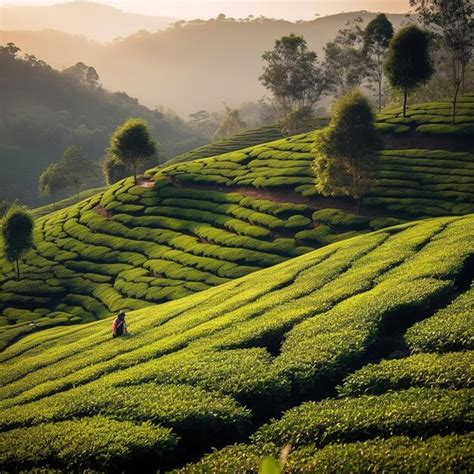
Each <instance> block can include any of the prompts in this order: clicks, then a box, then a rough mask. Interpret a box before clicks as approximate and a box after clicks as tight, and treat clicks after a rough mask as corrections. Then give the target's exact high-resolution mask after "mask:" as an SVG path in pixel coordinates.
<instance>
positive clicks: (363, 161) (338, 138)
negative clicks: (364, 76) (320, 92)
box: [313, 91, 380, 199]
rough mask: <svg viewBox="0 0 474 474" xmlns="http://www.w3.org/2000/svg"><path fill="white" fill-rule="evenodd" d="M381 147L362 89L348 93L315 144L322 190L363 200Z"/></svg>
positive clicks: (325, 192) (316, 169)
mask: <svg viewBox="0 0 474 474" xmlns="http://www.w3.org/2000/svg"><path fill="white" fill-rule="evenodd" d="M379 147H380V140H379V137H378V134H377V131H376V129H375V127H374V115H373V113H372V109H371V107H370V104H369V102H368V101H367V99H366V98H365V97H364V96H363V95H362V94H361V93H360V92H358V91H353V92H351V93H349V94H347V95H345V96H344V97H343V98H342V99H340V100H339V101H338V102H337V105H336V107H335V110H334V114H333V118H332V119H331V122H330V124H329V126H328V127H327V128H326V129H325V130H323V131H322V132H321V133H320V135H319V136H318V137H317V138H316V141H315V144H314V148H313V153H314V154H315V155H316V159H315V161H314V167H313V168H314V172H315V176H316V189H317V190H318V192H320V193H322V194H324V195H349V196H352V197H354V198H355V199H359V198H360V197H361V196H362V195H363V194H365V193H366V192H367V190H368V188H370V185H371V184H372V183H373V177H374V173H375V172H376V169H377V161H378V160H377V157H378V150H379Z"/></svg>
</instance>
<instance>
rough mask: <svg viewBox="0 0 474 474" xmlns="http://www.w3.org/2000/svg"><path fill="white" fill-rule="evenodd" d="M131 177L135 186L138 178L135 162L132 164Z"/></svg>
mask: <svg viewBox="0 0 474 474" xmlns="http://www.w3.org/2000/svg"><path fill="white" fill-rule="evenodd" d="M133 178H134V180H135V186H136V185H137V183H138V180H137V165H136V164H135V163H134V164H133Z"/></svg>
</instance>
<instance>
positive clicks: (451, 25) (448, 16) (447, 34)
mask: <svg viewBox="0 0 474 474" xmlns="http://www.w3.org/2000/svg"><path fill="white" fill-rule="evenodd" d="M410 5H411V6H412V7H415V10H416V12H417V14H418V17H419V18H420V20H421V22H422V23H423V24H424V25H425V27H427V28H429V29H430V31H431V32H432V33H433V34H434V37H435V42H436V44H437V47H441V48H444V49H445V50H446V51H447V53H448V61H449V63H450V77H451V81H450V82H451V89H452V95H451V96H452V103H453V108H452V120H453V123H455V122H456V103H457V98H458V94H459V90H460V89H461V87H462V85H463V82H464V78H465V74H466V69H467V66H468V64H469V62H470V60H471V58H472V50H473V46H474V33H473V32H474V4H473V2H472V0H410Z"/></svg>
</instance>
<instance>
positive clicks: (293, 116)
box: [280, 107, 319, 136]
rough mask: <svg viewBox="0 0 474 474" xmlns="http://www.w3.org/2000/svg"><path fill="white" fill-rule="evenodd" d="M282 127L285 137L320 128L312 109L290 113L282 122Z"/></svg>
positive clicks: (307, 108) (306, 108) (305, 108)
mask: <svg viewBox="0 0 474 474" xmlns="http://www.w3.org/2000/svg"><path fill="white" fill-rule="evenodd" d="M280 126H281V130H282V132H283V135H285V136H291V135H297V134H299V133H307V132H311V131H312V130H315V129H316V128H319V120H318V119H317V118H316V117H315V115H314V112H313V109H312V108H311V107H301V108H299V109H296V110H292V111H291V112H289V113H288V114H287V115H286V116H285V117H284V118H283V119H282V120H281V121H280Z"/></svg>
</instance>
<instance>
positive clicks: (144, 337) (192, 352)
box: [0, 216, 474, 472]
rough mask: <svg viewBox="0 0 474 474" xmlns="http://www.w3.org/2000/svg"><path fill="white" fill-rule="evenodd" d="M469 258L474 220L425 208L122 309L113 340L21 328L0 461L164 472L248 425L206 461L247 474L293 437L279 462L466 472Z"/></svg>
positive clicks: (6, 360)
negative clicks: (203, 286)
mask: <svg viewBox="0 0 474 474" xmlns="http://www.w3.org/2000/svg"><path fill="white" fill-rule="evenodd" d="M473 254H474V217H472V216H466V217H444V218H434V219H429V220H424V221H420V222H416V223H409V224H404V225H401V226H398V227H393V228H389V229H386V230H381V231H378V232H375V233H372V234H370V235H366V236H359V237H356V238H353V239H347V240H344V241H342V242H338V243H335V244H332V245H329V246H326V247H324V248H321V249H319V250H316V251H314V252H311V253H308V254H306V255H304V256H300V257H298V258H294V259H292V260H290V261H288V262H284V263H282V264H281V265H278V266H275V267H273V268H270V269H266V270H262V271H260V272H258V273H255V274H252V275H247V276H244V277H242V278H239V279H236V280H233V281H231V282H228V283H225V284H223V285H221V286H219V287H217V288H213V289H209V290H207V291H204V292H201V293H199V294H197V295H193V296H190V297H186V298H182V299H180V300H177V301H173V302H169V303H167V304H164V305H161V306H153V307H150V308H144V309H141V310H138V311H135V312H132V313H130V314H129V315H128V319H129V327H130V330H131V335H130V336H129V337H128V338H124V339H122V340H112V339H111V338H110V332H109V330H110V327H109V324H110V320H109V321H98V322H94V323H90V324H87V325H82V326H76V327H75V328H66V329H65V328H60V327H57V328H54V329H51V330H47V331H42V332H40V333H37V334H33V335H30V336H27V337H25V338H23V339H22V340H21V341H19V342H18V343H16V344H14V345H12V346H11V347H9V348H7V349H6V350H5V351H3V352H2V353H1V354H0V360H1V362H2V363H1V376H0V380H1V388H0V397H1V402H0V410H1V412H0V425H1V429H2V433H1V434H0V467H1V468H2V469H12V468H15V469H18V468H29V467H31V466H44V465H47V464H49V465H51V466H53V467H59V468H73V467H77V466H78V465H81V468H84V467H86V466H92V467H93V468H96V469H99V470H100V469H112V470H117V469H128V470H130V469H131V467H130V466H131V464H130V463H132V462H133V463H135V464H133V467H134V468H138V467H140V466H141V465H142V466H144V467H148V468H150V469H151V468H156V467H159V466H161V467H174V466H178V465H179V464H180V463H181V462H183V461H185V460H186V459H190V456H199V455H201V454H202V453H203V452H205V451H207V450H209V449H210V447H211V446H218V447H219V446H223V445H226V444H229V443H232V442H233V441H239V440H242V439H243V438H242V437H243V436H245V435H248V434H251V435H252V437H251V441H252V443H251V444H249V445H238V446H237V447H231V448H226V450H225V451H223V452H217V453H215V454H214V455H211V457H210V458H206V459H204V460H203V463H204V464H205V465H206V466H210V467H211V468H212V469H213V470H212V472H225V469H224V468H226V469H227V471H226V472H235V469H237V470H238V471H241V470H243V469H244V467H245V468H248V469H249V470H255V469H256V466H257V464H258V461H259V459H260V457H261V455H262V453H277V452H278V449H279V447H280V446H281V445H282V444H285V443H286V442H287V441H290V442H292V444H293V446H294V449H295V451H294V452H293V453H292V454H291V455H290V463H291V466H293V467H292V469H294V470H297V469H303V470H306V471H307V470H308V469H309V470H313V469H312V468H311V466H315V468H316V470H317V471H318V472H320V471H321V472H325V471H330V469H331V467H332V466H333V463H334V462H335V461H334V459H338V462H339V466H340V468H341V469H345V470H350V469H351V468H352V470H356V471H357V470H358V471H365V470H366V469H367V468H368V466H373V465H375V466H378V467H379V468H380V466H384V465H385V466H399V467H400V466H405V468H406V469H407V470H408V471H409V470H412V469H413V468H414V466H415V467H416V466H417V463H418V464H419V465H426V466H428V467H427V468H426V470H430V469H429V468H438V470H443V469H442V468H441V469H440V466H441V467H443V466H444V467H446V466H447V467H449V468H452V467H453V466H455V467H457V468H458V469H462V468H464V469H465V470H470V469H472V467H473V465H472V462H473V461H472V457H470V455H469V446H470V443H469V442H470V440H471V441H472V438H470V437H469V436H468V435H465V433H466V431H469V430H470V429H472V423H473V420H472V397H471V391H470V390H469V387H471V386H472V378H470V376H469V366H470V364H471V365H472V352H466V351H469V350H472V349H473V347H472V341H473V336H474V334H473V328H472V324H470V318H471V317H472V316H471V315H472V311H470V309H472V304H473V292H472V288H471V287H470V285H471V281H472V276H473V266H472V263H473V262H472V255H473ZM463 311H464V316H463V317H462V314H463ZM420 320H422V321H421V322H418V321H420ZM453 320H456V327H457V333H455V334H453V330H452V329H453V324H452V323H453ZM434 329H435V332H434ZM433 335H435V338H436V342H437V343H438V346H437V347H438V349H437V352H439V354H440V355H439V356H438V358H437V359H436V363H437V364H438V367H440V370H439V371H436V370H434V369H433V367H436V366H433V361H432V360H431V359H430V357H434V356H435V355H436V354H435V355H431V356H430V355H429V354H425V353H426V351H427V350H429V349H427V347H430V344H429V340H430V339H433ZM404 341H405V342H404ZM440 341H444V342H445V343H446V344H444V345H443V344H441V345H440V344H439V343H440ZM443 347H449V350H450V351H464V352H462V354H460V355H459V357H458V358H456V357H454V358H453V357H452V356H449V354H446V356H445V355H444V349H443ZM410 351H415V352H417V353H418V354H417V355H413V356H411V355H409V354H410ZM394 357H402V358H401V359H398V360H396V359H393V358H394ZM369 362H370V363H372V364H373V365H367V364H368V363H369ZM358 368H361V370H359V371H356V369H358ZM384 374H389V377H387V375H384ZM397 378H398V379H399V380H403V383H398V382H397ZM344 379H345V382H344V383H342V388H340V389H339V393H340V396H341V397H343V398H341V399H336V398H335V397H336V396H337V392H336V386H337V385H341V381H343V380H344ZM394 390H395V391H394ZM393 391H394V392H393ZM371 393H375V394H376V395H370V396H368V395H365V394H371ZM323 397H330V398H329V399H327V400H325V401H322V402H314V401H311V402H309V401H307V402H305V400H319V399H321V398H323ZM301 402H304V403H302V404H300V403H301ZM288 409H289V410H288ZM281 410H288V411H287V412H286V413H285V414H284V415H283V417H281V418H280V416H279V413H280V411H281ZM273 415H276V416H278V417H279V418H280V419H279V420H277V421H274V422H271V423H269V424H265V421H266V420H267V419H268V418H269V417H270V416H273ZM91 417H92V418H91ZM149 423H151V425H150V424H149ZM153 427H156V428H153ZM203 434H205V435H204V436H203ZM394 435H396V436H401V437H402V438H393V442H391V441H390V440H391V439H392V438H391V437H392V436H394ZM448 435H449V436H448ZM432 436H433V437H432ZM436 436H441V437H436ZM45 437H46V438H47V443H45V441H44V440H45V439H46V438H45ZM407 437H408V438H407ZM420 437H422V438H423V439H421V438H420ZM427 437H428V439H426V438H427ZM411 438H416V439H415V440H412V439H411ZM384 439H385V441H383V440H384ZM91 440H97V441H95V445H94V446H95V447H94V449H90V448H86V449H84V445H86V446H90V443H91ZM357 441H361V442H362V441H363V442H364V443H365V444H363V445H360V446H359V445H356V444H354V443H355V442H357ZM390 442H391V443H392V444H391V445H390ZM118 443H119V445H120V448H119V447H118ZM344 443H349V445H348V446H343V444H344ZM395 445H396V446H397V448H396V449H395V448H394V446H395ZM315 447H320V448H323V449H322V450H315ZM344 452H349V453H350V454H351V455H350V456H349V455H346V456H343V455H342V453H344ZM387 453H390V454H389V455H387ZM430 453H432V454H430ZM339 458H340V460H339ZM344 462H345V464H344ZM198 469H199V467H196V468H193V467H189V470H198ZM448 470H449V469H448ZM197 472H200V471H199V470H198V471H197ZM290 472H292V471H291V470H290Z"/></svg>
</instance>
